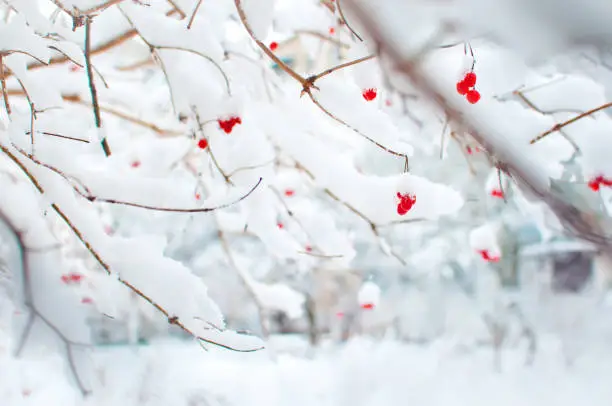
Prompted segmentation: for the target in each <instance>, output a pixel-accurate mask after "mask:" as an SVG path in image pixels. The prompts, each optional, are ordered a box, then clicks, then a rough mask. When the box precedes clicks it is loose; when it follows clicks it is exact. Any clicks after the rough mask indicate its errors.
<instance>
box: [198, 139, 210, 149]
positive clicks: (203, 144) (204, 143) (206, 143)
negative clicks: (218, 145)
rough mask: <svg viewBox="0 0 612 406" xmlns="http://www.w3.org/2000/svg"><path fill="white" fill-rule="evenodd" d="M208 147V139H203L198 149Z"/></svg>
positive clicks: (199, 142)
mask: <svg viewBox="0 0 612 406" xmlns="http://www.w3.org/2000/svg"><path fill="white" fill-rule="evenodd" d="M206 147H208V140H207V139H206V138H202V139H201V140H199V141H198V148H200V149H206Z"/></svg>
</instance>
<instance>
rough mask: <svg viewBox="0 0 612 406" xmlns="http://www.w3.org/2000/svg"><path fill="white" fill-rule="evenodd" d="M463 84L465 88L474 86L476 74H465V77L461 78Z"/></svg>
mask: <svg viewBox="0 0 612 406" xmlns="http://www.w3.org/2000/svg"><path fill="white" fill-rule="evenodd" d="M463 82H464V83H465V85H466V86H467V87H474V86H476V74H475V73H474V72H468V73H466V74H465V77H464V78H463Z"/></svg>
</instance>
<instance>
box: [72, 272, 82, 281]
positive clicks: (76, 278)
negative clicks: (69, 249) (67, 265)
mask: <svg viewBox="0 0 612 406" xmlns="http://www.w3.org/2000/svg"><path fill="white" fill-rule="evenodd" d="M81 279H83V275H81V274H80V273H71V274H70V281H72V282H77V283H78V282H80V281H81Z"/></svg>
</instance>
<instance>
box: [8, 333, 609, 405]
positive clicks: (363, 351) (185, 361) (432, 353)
mask: <svg viewBox="0 0 612 406" xmlns="http://www.w3.org/2000/svg"><path fill="white" fill-rule="evenodd" d="M276 346H277V347H280V346H282V347H283V348H284V349H285V351H283V352H279V353H278V354H277V356H276V360H275V361H273V360H271V359H270V356H271V353H270V352H267V351H266V352H264V351H262V352H259V353H252V354H238V353H232V352H228V351H223V350H218V349H211V350H210V351H209V352H205V351H203V350H202V349H201V348H200V347H198V346H191V345H185V343H178V342H159V343H156V344H154V345H151V346H145V347H138V348H125V347H123V348H121V347H115V348H108V349H105V350H104V351H103V352H97V353H96V354H95V355H93V356H92V357H91V360H92V361H93V363H94V365H95V369H96V373H95V375H94V376H95V380H97V381H98V384H97V385H95V389H94V390H95V395H94V396H93V397H92V398H90V399H89V400H87V401H83V400H82V399H80V398H79V397H78V396H76V395H75V394H74V393H68V391H67V389H68V387H67V386H65V385H64V384H58V383H57V382H58V378H59V377H57V376H52V377H49V379H45V380H43V381H41V380H38V384H34V385H33V386H31V387H30V388H28V392H27V393H28V395H27V396H20V397H19V398H16V397H12V398H11V400H10V401H8V403H5V402H0V404H2V406H5V405H7V406H12V405H45V406H54V405H58V406H60V405H61V406H68V405H87V406H93V405H96V406H98V405H100V406H102V405H105V406H131V405H147V406H153V405H155V406H182V405H185V406H222V405H228V406H229V405H236V406H238V405H240V406H259V405H262V406H277V405H278V406H281V405H282V406H285V405H286V406H302V405H303V406H313V405H316V406H327V405H329V406H332V405H333V406H344V405H346V406H349V405H350V406H375V405H376V406H378V405H420V406H429V405H431V406H436V405H440V406H448V405H453V406H463V405H469V406H481V405H482V406H492V405H495V406H506V405H507V406H531V405H534V406H548V405H551V406H552V405H554V406H570V405H576V406H578V405H584V404H589V405H595V406H596V405H610V404H612V385H610V382H609V377H610V376H611V375H610V374H611V373H612V363H610V362H609V361H610V360H612V356H610V354H607V355H604V354H601V353H600V354H595V353H594V352H591V353H589V354H585V355H583V356H582V358H580V359H579V360H578V362H577V363H576V365H575V366H574V367H572V368H570V369H568V368H566V367H565V365H564V364H563V362H562V358H561V356H560V354H559V350H558V348H555V345H553V343H552V342H551V343H548V344H546V345H545V346H544V347H545V348H543V349H541V350H540V351H539V353H538V355H539V357H538V359H537V360H536V363H535V365H534V366H533V367H531V368H525V367H524V366H523V360H524V354H523V352H522V351H521V352H518V351H516V352H507V353H505V354H504V365H503V371H502V372H501V373H496V372H494V371H493V367H492V358H491V352H490V350H487V349H482V350H478V351H476V352H459V351H456V350H452V349H451V347H452V346H451V345H449V344H447V343H438V344H436V345H433V346H429V347H419V346H408V345H404V344H399V343H396V342H390V341H387V342H373V341H368V340H364V339H358V340H354V341H352V342H350V343H349V344H347V345H346V346H344V347H338V348H335V349H334V348H332V347H329V348H326V349H322V350H319V351H317V353H316V354H313V353H310V354H308V351H305V350H304V346H303V345H301V344H300V343H299V342H297V343H289V344H288V343H287V342H284V343H282V344H278V343H276ZM289 347H292V349H290V350H289V351H287V349H289ZM26 381H27V380H26ZM33 381H36V380H33ZM54 382H55V383H54ZM5 401H6V398H5Z"/></svg>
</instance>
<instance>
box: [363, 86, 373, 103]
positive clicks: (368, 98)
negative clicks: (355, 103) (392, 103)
mask: <svg viewBox="0 0 612 406" xmlns="http://www.w3.org/2000/svg"><path fill="white" fill-rule="evenodd" d="M361 95H362V96H363V98H364V99H366V101H372V100H374V99H375V98H376V89H375V88H371V89H365V90H364V91H363V92H362V93H361Z"/></svg>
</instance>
